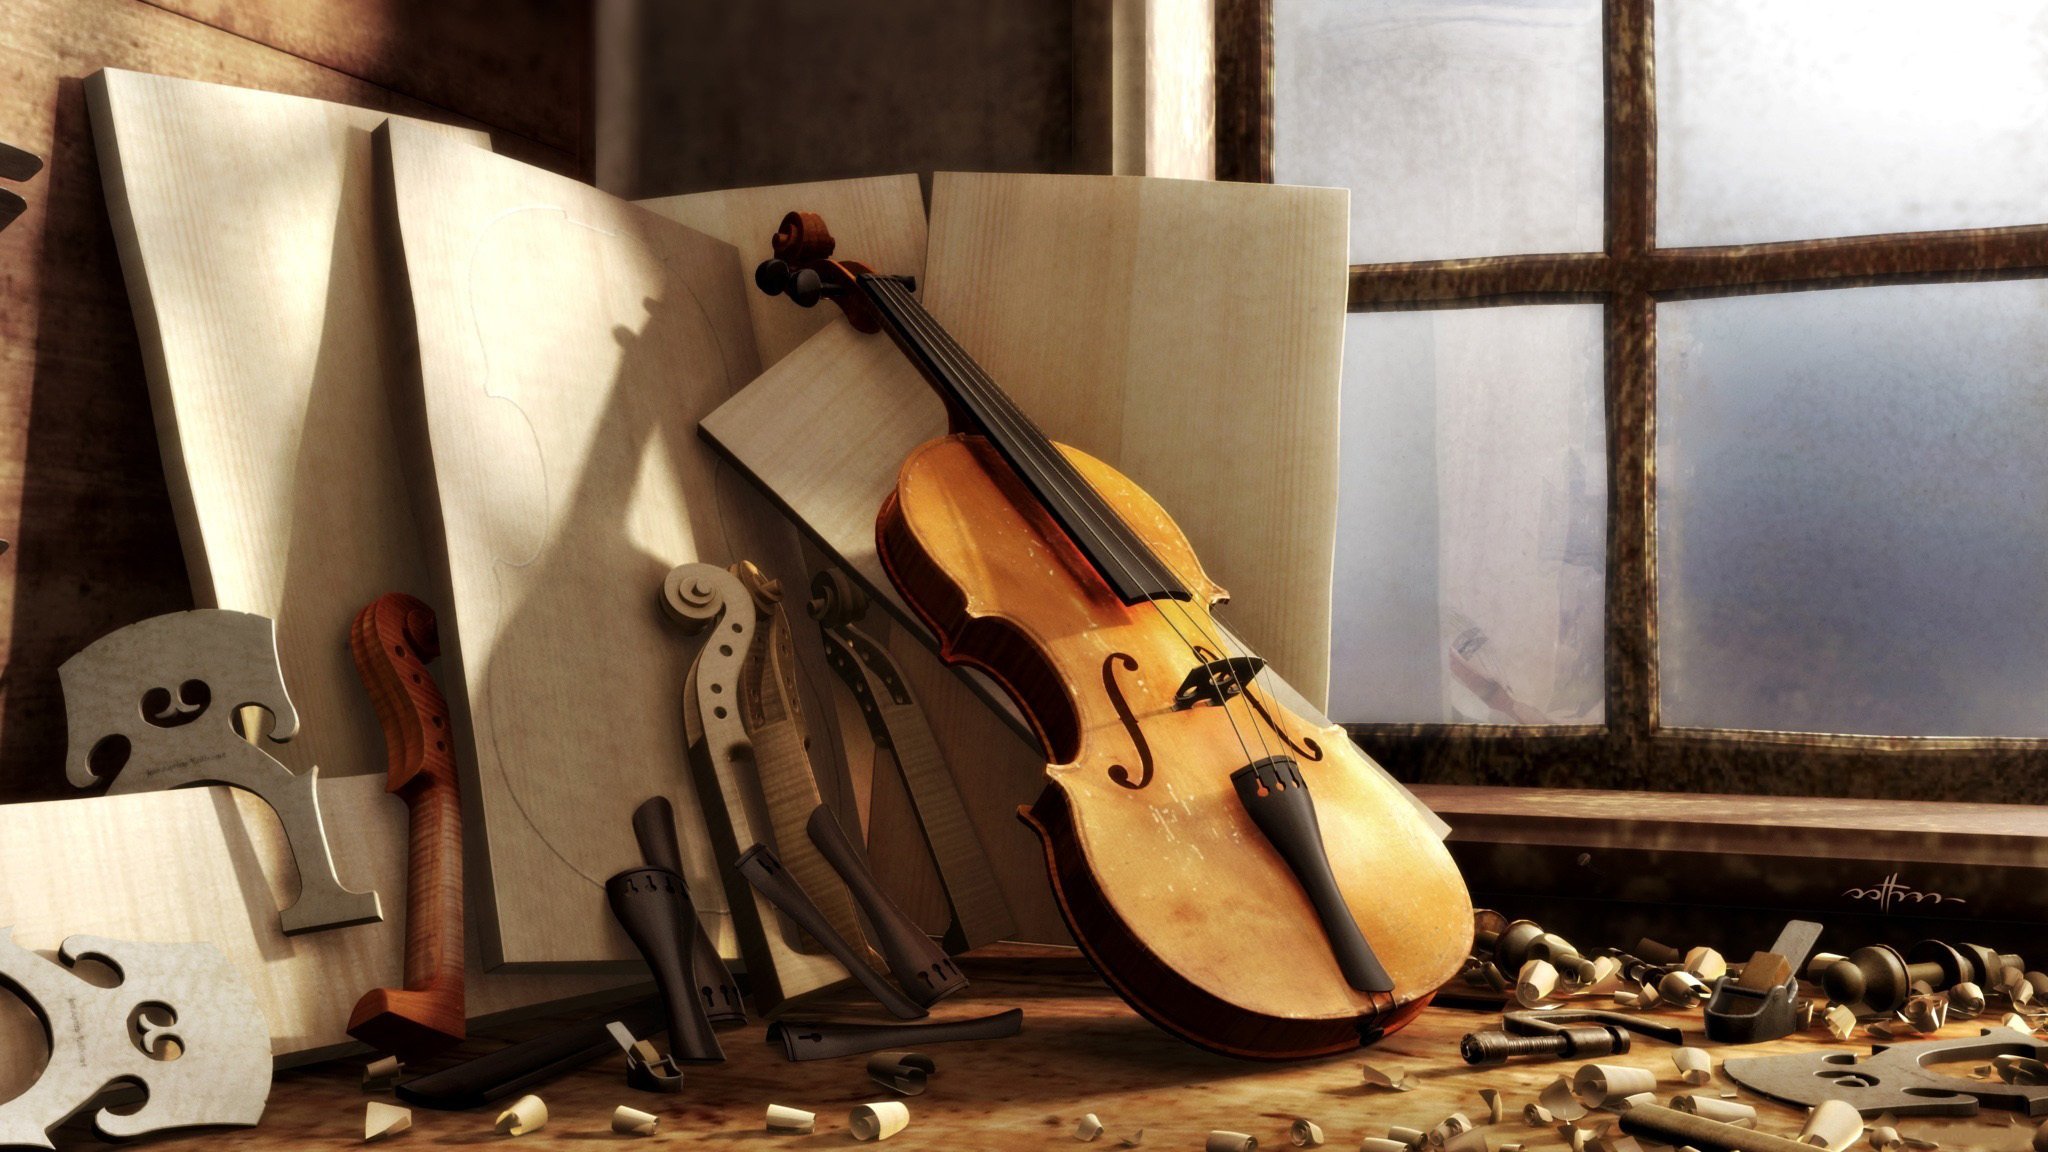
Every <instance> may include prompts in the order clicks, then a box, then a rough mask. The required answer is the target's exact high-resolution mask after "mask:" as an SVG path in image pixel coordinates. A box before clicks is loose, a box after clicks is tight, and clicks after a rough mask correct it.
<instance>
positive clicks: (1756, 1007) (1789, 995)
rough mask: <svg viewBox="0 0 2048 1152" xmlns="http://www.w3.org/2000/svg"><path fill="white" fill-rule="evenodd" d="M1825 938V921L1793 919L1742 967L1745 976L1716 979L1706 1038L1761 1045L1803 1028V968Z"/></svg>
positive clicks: (1710, 1001)
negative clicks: (1799, 1013) (1798, 1011)
mask: <svg viewBox="0 0 2048 1152" xmlns="http://www.w3.org/2000/svg"><path fill="white" fill-rule="evenodd" d="M1819 939H1820V925H1818V924H1816V923H1814V922H1813V921H1811V920H1792V921H1788V922H1787V923H1786V924H1785V927H1784V929H1783V930H1782V931H1780V932H1779V933H1778V939H1777V942H1776V943H1773V944H1772V945H1771V947H1770V950H1769V951H1767V952H1758V953H1756V954H1755V955H1752V956H1751V957H1750V958H1749V963H1747V964H1744V965H1743V966H1742V974H1741V975H1740V976H1722V977H1721V978H1720V979H1718V980H1716V981H1714V993H1713V995H1712V996H1711V997H1709V998H1708V1000H1707V1006H1706V1009H1705V1012H1704V1015H1705V1018H1706V1027H1707V1038H1708V1039H1709V1040H1716V1041H1719V1042H1720V1043H1723V1044H1756V1043H1760V1042H1762V1041H1765V1040H1776V1039H1778V1038H1779V1037H1781V1036H1790V1035H1791V1034H1792V1032H1793V1031H1794V1030H1795V1029H1796V1028H1797V1027H1798V1021H1797V1020H1796V1019H1795V1018H1794V1013H1793V1009H1794V1008H1795V1007H1796V1006H1797V1005H1798V1003H1799V970H1800V969H1801V968H1803V967H1805V966H1806V956H1807V954H1808V953H1809V952H1812V951H1813V945H1814V942H1815V941H1816V940H1819Z"/></svg>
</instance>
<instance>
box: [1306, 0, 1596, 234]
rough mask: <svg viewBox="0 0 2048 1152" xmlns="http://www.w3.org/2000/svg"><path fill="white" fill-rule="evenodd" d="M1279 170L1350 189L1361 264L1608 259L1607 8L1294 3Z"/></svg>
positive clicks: (1487, 1) (1582, 1) (1583, 0)
mask: <svg viewBox="0 0 2048 1152" xmlns="http://www.w3.org/2000/svg"><path fill="white" fill-rule="evenodd" d="M1273 72H1274V93H1273V132H1274V149H1273V170H1274V176H1275V178H1276V179H1277V180H1279V181H1280V182H1281V183H1283V184H1326V185H1334V186H1339V187H1345V188H1349V189H1351V260H1352V262H1353V263H1355V264H1357V263H1371V262H1379V261H1395V260H1436V259H1445V258H1450V257H1460V256H1501V255H1511V254H1516V253H1526V252H1571V251H1597V250H1599V248H1600V246H1601V217H1600V206H1601V191H1600V189H1601V164H1602V155H1603V153H1602V143H1601V141H1602V133H1603V131H1604V128H1603V124H1604V116H1603V113H1602V111H1601V102H1600V101H1601V94H1600V85H1601V80H1600V2H1599V0H1468V2H1449V0H1372V2H1369V3H1361V2H1359V0H1282V2H1281V3H1278V4H1275V5H1274V6H1273Z"/></svg>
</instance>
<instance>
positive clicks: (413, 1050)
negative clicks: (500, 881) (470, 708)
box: [348, 592, 465, 1060]
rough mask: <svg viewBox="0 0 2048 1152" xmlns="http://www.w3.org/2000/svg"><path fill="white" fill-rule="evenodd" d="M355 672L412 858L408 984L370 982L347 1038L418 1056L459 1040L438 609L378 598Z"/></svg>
mask: <svg viewBox="0 0 2048 1152" xmlns="http://www.w3.org/2000/svg"><path fill="white" fill-rule="evenodd" d="M349 649H350V651H351V652H352V653H353V654H354V656H355V662H356V672H357V674H358V675H360V676H361V677H362V679H363V687H364V688H365V689H367V690H368V691H369V693H370V701H371V703H372V704H373V705H375V707H376V709H377V723H378V724H379V725H380V726H382V727H383V729H384V751H385V756H386V758H387V760H388V762H389V771H390V776H389V779H388V780H387V781H386V784H385V788H386V790H387V791H390V792H394V793H396V794H397V795H398V796H400V797H401V798H403V799H404V800H405V806H406V808H407V810H408V812H409V814H410V817H411V819H410V827H409V829H408V834H407V843H406V855H407V873H406V916H405V987H404V988H373V989H371V990H370V991H369V992H367V993H365V994H364V996H363V998H362V999H361V1000H358V1001H357V1002H356V1007H355V1011H354V1012H352V1013H350V1014H349V1020H348V1034H349V1035H351V1036H353V1037H355V1038H356V1039H358V1040H361V1041H362V1042H364V1043H365V1044H369V1045H372V1046H374V1047H376V1048H379V1049H381V1050H383V1051H386V1052H390V1053H392V1054H394V1055H396V1056H399V1057H400V1058H402V1059H406V1060H412V1059H417V1058H418V1057H420V1056H424V1055H431V1054H432V1053H434V1052H436V1051H438V1050H440V1049H443V1048H447V1047H449V1046H451V1045H453V1044H455V1043H457V1042H459V1041H461V1040H462V1038H463V1035H464V1031H465V1028H464V1023H463V1020H464V1014H463V995H462V973H463V953H462V796H461V792H460V788H459V786H458V785H457V784H456V780H455V753H454V750H453V749H454V736H453V733H451V732H450V730H449V726H448V701H447V699H446V698H444V697H443V696H442V695H441V689H440V686H439V685H437V684H435V683H434V677H433V675H432V674H431V673H429V672H428V671H427V661H429V660H432V659H434V658H435V657H437V656H439V655H440V654H441V640H440V631H439V628H438V625H437V624H436V621H435V619H434V611H433V609H431V608H429V607H427V606H426V605H425V604H423V603H421V602H420V601H419V600H416V599H414V598H413V597H411V596H407V595H405V594H404V593H402V592H391V593H387V594H385V595H383V596H380V597H378V598H377V599H376V600H375V601H374V602H372V603H371V604H370V605H369V606H368V607H366V608H364V609H363V610H362V611H361V612H360V613H358V614H357V616H356V622H355V627H354V628H353V629H352V630H351V632H350V635H349Z"/></svg>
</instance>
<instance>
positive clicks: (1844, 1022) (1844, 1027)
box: [1821, 1004, 1856, 1040]
mask: <svg viewBox="0 0 2048 1152" xmlns="http://www.w3.org/2000/svg"><path fill="white" fill-rule="evenodd" d="M1821 1021H1822V1023H1824V1024H1826V1025H1827V1026H1828V1035H1830V1036H1833V1037H1834V1038H1835V1039H1837V1040H1847V1039H1848V1038H1849V1037H1851V1036H1853V1035H1855V1033H1856V1013H1854V1012H1851V1011H1850V1010H1849V1006H1848V1005H1847V1004H1831V1005H1829V1006H1828V1011H1827V1015H1826V1016H1823V1017H1822V1018H1821Z"/></svg>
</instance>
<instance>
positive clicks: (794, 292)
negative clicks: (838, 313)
mask: <svg viewBox="0 0 2048 1152" xmlns="http://www.w3.org/2000/svg"><path fill="white" fill-rule="evenodd" d="M785 291H787V292H788V293H789V298H790V299H791V300H794V301H796V303H797V305H798V306H799V307H802V308H814V307H816V306H817V304H818V301H819V300H822V299H824V297H825V281H824V280H823V279H822V278H820V277H819V275H818V271H817V269H815V268H799V269H797V270H796V271H795V272H794V273H792V274H791V275H790V277H789V285H788V287H787V288H786V289H785Z"/></svg>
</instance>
